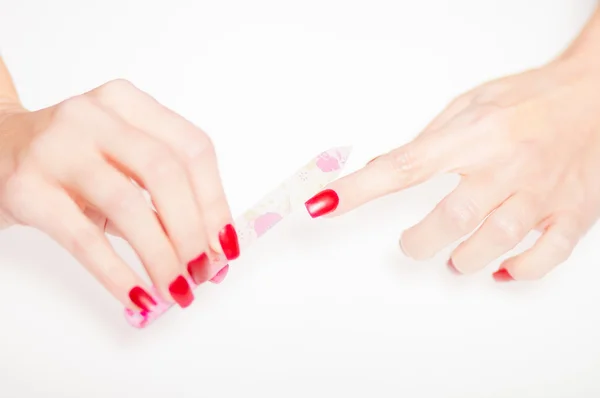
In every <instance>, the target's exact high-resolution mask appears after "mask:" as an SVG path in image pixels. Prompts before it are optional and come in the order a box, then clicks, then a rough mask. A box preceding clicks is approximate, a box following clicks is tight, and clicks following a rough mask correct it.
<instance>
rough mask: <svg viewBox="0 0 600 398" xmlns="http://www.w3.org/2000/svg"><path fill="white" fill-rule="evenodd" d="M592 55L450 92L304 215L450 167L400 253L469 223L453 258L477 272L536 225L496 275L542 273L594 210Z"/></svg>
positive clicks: (596, 83)
mask: <svg viewBox="0 0 600 398" xmlns="http://www.w3.org/2000/svg"><path fill="white" fill-rule="evenodd" d="M592 58H593V59H586V58H585V57H577V58H576V57H573V58H566V59H561V60H560V61H559V62H555V63H552V64H549V65H548V66H545V67H542V68H540V69H536V70H532V71H528V72H525V73H522V74H518V75H515V76H510V77H506V78H502V79H499V80H496V81H492V82H490V83H487V84H484V85H482V86H480V87H478V88H476V89H474V90H472V91H470V92H468V93H466V94H464V95H462V96H460V97H458V98H457V99H456V100H455V101H453V102H452V103H451V104H450V105H449V106H448V107H447V109H446V110H444V111H443V112H442V113H441V114H440V115H439V116H438V117H437V118H435V120H433V121H432V122H431V123H430V125H429V126H428V127H427V128H426V129H425V130H424V131H423V132H422V133H421V134H419V136H418V137H417V138H416V139H414V140H413V141H412V142H410V143H408V144H407V145H404V146H402V147H400V148H397V149H394V150H392V151H391V152H389V153H386V154H384V155H382V156H380V157H378V158H376V159H374V160H373V161H371V162H370V163H369V164H368V165H367V166H365V167H364V168H363V169H361V170H359V171H356V172H354V173H353V174H350V175H348V176H346V177H344V178H341V179H340V180H338V181H335V182H333V183H332V184H330V186H328V187H327V188H328V189H327V190H326V191H324V192H322V193H320V194H318V195H317V196H315V197H314V198H313V199H311V200H309V201H308V202H307V209H308V211H309V213H311V215H312V216H313V217H316V216H321V215H324V214H329V215H331V216H337V215H340V214H343V213H345V212H348V211H349V210H352V209H354V208H356V207H357V206H360V205H362V204H364V203H366V202H369V201H371V200H373V199H376V198H379V197H381V196H383V195H386V194H389V193H392V192H395V191H399V190H401V189H404V188H407V187H410V186H413V185H416V184H419V183H422V182H424V181H426V180H428V179H430V178H431V177H433V176H435V175H437V174H440V173H457V174H459V175H460V176H461V182H460V184H459V185H458V187H457V188H456V189H455V190H454V191H453V192H452V193H450V194H449V195H448V196H446V197H445V198H444V199H443V200H442V201H441V202H440V203H439V204H438V205H437V206H436V207H435V209H434V210H433V211H432V212H431V213H430V214H429V215H427V216H426V217H425V218H424V219H423V220H422V221H421V222H419V223H418V224H417V225H415V226H413V227H411V228H409V229H408V230H406V231H405V232H404V233H403V234H402V237H401V246H402V248H403V250H404V251H405V253H406V254H407V255H408V256H411V257H413V258H415V259H426V258H430V257H432V256H433V255H435V254H436V253H438V252H439V251H440V250H441V249H443V248H444V247H446V246H448V245H450V244H452V243H453V242H454V241H456V240H458V239H460V238H462V237H464V236H465V235H467V234H469V233H471V232H472V231H473V230H475V229H476V231H475V233H474V234H473V235H472V236H471V237H470V238H469V239H467V240H466V241H464V242H462V243H460V245H459V246H458V247H457V248H456V249H455V250H454V251H453V252H452V255H451V262H450V263H449V264H450V265H452V264H453V265H454V267H455V268H456V269H457V270H458V271H460V272H462V273H473V272H476V271H478V270H481V269H483V268H484V267H485V266H486V265H487V264H489V263H490V262H492V261H493V260H495V259H497V258H498V257H500V256H502V255H503V254H505V253H506V252H508V251H509V250H511V249H512V248H513V247H514V246H516V245H517V244H518V243H519V242H520V241H521V240H522V239H523V238H524V237H525V236H526V235H527V234H528V233H529V232H530V231H531V230H533V229H539V230H540V231H542V235H541V237H540V238H539V239H538V240H537V242H536V243H535V245H534V246H533V247H532V248H530V249H529V250H526V251H525V252H523V253H521V254H519V255H517V256H515V257H512V258H509V259H508V260H506V261H504V262H503V263H502V265H501V267H500V269H499V270H498V271H496V273H495V274H494V276H495V278H496V279H497V280H511V279H516V280H533V279H537V278H540V277H542V276H543V275H545V274H546V273H548V272H549V271H550V270H551V269H552V268H554V267H555V266H556V265H558V264H560V263H562V262H563V261H565V260H566V259H567V258H568V257H569V256H570V253H571V251H572V250H573V248H574V247H575V245H576V244H577V242H578V241H579V239H580V238H581V237H582V235H583V234H584V233H585V232H586V230H587V229H588V228H589V227H590V226H591V225H593V223H594V222H595V221H596V219H597V218H598V216H599V214H600V174H599V170H600V107H599V104H600V68H598V67H597V62H596V56H595V55H593V57H592ZM480 224H481V226H479V225H480ZM478 226H479V228H477V227H478Z"/></svg>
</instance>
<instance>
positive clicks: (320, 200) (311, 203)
mask: <svg viewBox="0 0 600 398" xmlns="http://www.w3.org/2000/svg"><path fill="white" fill-rule="evenodd" d="M339 202H340V199H339V196H338V194H337V192H335V191H334V190H333V189H324V190H322V191H321V192H319V193H317V194H316V195H314V196H313V197H312V198H310V199H308V200H307V201H306V202H305V203H304V206H305V207H306V210H307V211H308V214H309V215H310V216H311V217H312V218H317V217H322V216H324V215H326V214H330V213H332V212H334V211H335V210H336V209H337V208H338V205H339Z"/></svg>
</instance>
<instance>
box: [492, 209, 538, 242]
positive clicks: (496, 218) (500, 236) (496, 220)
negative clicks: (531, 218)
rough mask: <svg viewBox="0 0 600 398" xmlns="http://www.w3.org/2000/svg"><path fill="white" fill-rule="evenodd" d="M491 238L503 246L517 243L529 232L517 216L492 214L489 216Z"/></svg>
mask: <svg viewBox="0 0 600 398" xmlns="http://www.w3.org/2000/svg"><path fill="white" fill-rule="evenodd" d="M489 228H490V229H489V239H490V240H492V241H493V242H494V243H496V244H498V245H501V246H503V247H513V246H515V245H517V244H518V243H519V242H520V241H521V240H522V239H523V237H524V236H525V234H526V233H527V232H528V231H526V227H525V225H524V223H523V221H522V220H521V219H519V218H517V217H509V216H504V215H492V216H490V218H489Z"/></svg>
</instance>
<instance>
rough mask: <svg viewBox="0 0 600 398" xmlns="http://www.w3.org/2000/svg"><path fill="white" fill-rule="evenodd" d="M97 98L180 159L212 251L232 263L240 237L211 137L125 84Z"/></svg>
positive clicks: (107, 87)
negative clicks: (166, 145) (169, 148)
mask: <svg viewBox="0 0 600 398" xmlns="http://www.w3.org/2000/svg"><path fill="white" fill-rule="evenodd" d="M95 95H96V96H97V98H98V99H99V101H100V102H101V103H102V104H103V105H104V106H105V107H108V108H110V109H111V110H113V111H114V112H116V113H117V114H118V115H119V116H120V117H121V118H122V119H123V120H125V121H126V122H127V123H129V124H130V125H132V126H135V127H136V128H138V129H140V130H143V131H145V132H147V133H148V134H151V135H152V136H154V137H157V138H158V139H160V140H161V141H163V142H165V143H166V144H168V145H169V146H170V147H171V148H172V149H173V150H174V151H175V152H176V153H178V154H179V155H180V156H181V158H182V159H183V162H184V164H185V167H186V169H187V172H188V175H189V179H190V181H191V185H192V188H193V191H194V194H195V196H196V199H197V203H198V205H199V207H200V209H201V211H202V214H203V221H204V223H205V228H206V231H207V234H208V241H209V244H210V247H211V249H212V250H213V251H215V252H217V253H221V254H224V255H225V256H226V257H227V258H228V259H229V260H233V259H235V258H237V257H238V256H239V250H240V248H239V243H238V237H237V233H236V231H235V229H234V228H233V225H232V224H233V218H232V216H231V211H230V209H229V205H228V203H227V200H226V197H225V192H224V189H223V186H222V182H221V177H220V174H219V169H218V164H217V159H216V155H215V151H214V147H213V145H212V142H211V140H210V138H209V137H208V135H206V134H205V133H204V132H203V131H202V130H200V129H199V128H198V127H196V126H194V125H193V124H192V123H191V122H189V121H188V120H186V119H184V118H183V117H181V116H180V115H178V114H177V113H175V112H173V111H171V110H170V109H168V108H166V107H164V106H163V105H161V104H160V103H158V102H157V101H156V100H155V99H154V98H152V97H151V96H150V95H148V94H146V93H144V92H143V91H141V90H139V89H137V88H136V87H135V86H133V85H132V84H131V83H128V82H126V81H116V82H112V84H107V85H105V86H103V87H102V88H100V89H98V90H96V92H95ZM216 271H217V270H215V272H216Z"/></svg>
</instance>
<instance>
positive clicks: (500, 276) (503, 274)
mask: <svg viewBox="0 0 600 398" xmlns="http://www.w3.org/2000/svg"><path fill="white" fill-rule="evenodd" d="M492 277H493V278H494V280H495V281H496V282H509V281H514V280H515V279H514V278H513V277H512V276H511V275H510V274H509V273H508V271H507V270H506V268H500V269H499V270H498V271H496V272H494V273H493V274H492Z"/></svg>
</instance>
